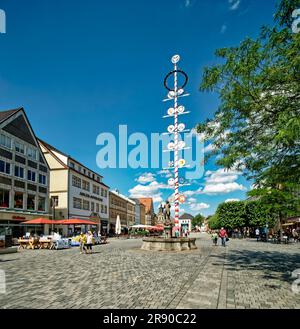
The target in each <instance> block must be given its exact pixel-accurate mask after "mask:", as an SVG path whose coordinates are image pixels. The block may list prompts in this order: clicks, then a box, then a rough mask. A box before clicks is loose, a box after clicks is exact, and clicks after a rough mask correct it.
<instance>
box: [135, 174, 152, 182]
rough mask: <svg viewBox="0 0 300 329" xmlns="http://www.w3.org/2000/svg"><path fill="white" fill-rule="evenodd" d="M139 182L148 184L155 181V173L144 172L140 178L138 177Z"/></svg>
mask: <svg viewBox="0 0 300 329" xmlns="http://www.w3.org/2000/svg"><path fill="white" fill-rule="evenodd" d="M136 181H137V182H139V183H141V184H147V183H151V182H153V181H155V174H152V173H150V172H149V173H144V174H142V175H141V176H140V177H139V178H137V179H136Z"/></svg>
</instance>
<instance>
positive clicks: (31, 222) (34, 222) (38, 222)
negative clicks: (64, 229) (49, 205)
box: [21, 218, 58, 225]
mask: <svg viewBox="0 0 300 329" xmlns="http://www.w3.org/2000/svg"><path fill="white" fill-rule="evenodd" d="M57 222H58V221H56V220H51V219H48V218H36V219H32V220H28V221H25V222H22V223H21V224H24V225H45V224H50V225H52V224H57Z"/></svg>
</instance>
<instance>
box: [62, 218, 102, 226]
mask: <svg viewBox="0 0 300 329" xmlns="http://www.w3.org/2000/svg"><path fill="white" fill-rule="evenodd" d="M57 224H61V225H97V223H95V222H92V221H91V220H87V219H80V218H69V219H63V220H59V221H57Z"/></svg>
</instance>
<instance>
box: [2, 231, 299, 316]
mask: <svg viewBox="0 0 300 329" xmlns="http://www.w3.org/2000/svg"><path fill="white" fill-rule="evenodd" d="M196 236H197V247H198V249H197V250H194V251H192V252H189V251H187V252H182V253H176V252H172V253H168V252H161V254H159V255H157V253H156V252H153V251H143V250H141V249H140V247H141V243H142V242H141V240H140V239H121V238H120V239H116V238H112V239H111V241H110V242H109V244H106V245H100V246H96V247H95V253H94V254H92V255H80V254H79V250H78V248H76V249H71V250H58V251H51V250H24V251H22V252H20V253H18V254H9V255H5V256H1V262H0V265H1V269H2V270H5V273H6V276H7V288H6V289H7V291H6V294H5V295H2V296H1V300H0V307H1V308H22V309H23V308H75V309H76V308H87V309H90V308H93V309H101V308H103V309H139V308H142V309H153V308H154V309H155V308H157V309H177V308H178V309H186V308H190V309H199V308H200V309H211V308H213V309H265V308H268V309H269V308H271V309H272V308H274V309H288V308H291V309H299V307H300V295H299V294H295V293H294V292H293V291H292V283H293V281H294V280H295V279H294V278H292V276H291V273H292V271H293V270H294V269H295V268H300V255H299V246H298V245H297V244H294V245H292V246H285V245H283V246H282V245H278V244H266V243H264V242H258V243H257V242H256V240H245V241H244V240H239V239H235V240H232V241H230V243H228V246H227V247H226V249H224V248H222V246H220V245H219V246H217V247H215V246H213V244H212V242H211V239H210V237H208V236H207V235H206V234H205V233H203V234H201V235H200V233H198V234H196ZM45 277H46V278H47V280H46V281H45Z"/></svg>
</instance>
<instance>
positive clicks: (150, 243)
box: [141, 237, 197, 251]
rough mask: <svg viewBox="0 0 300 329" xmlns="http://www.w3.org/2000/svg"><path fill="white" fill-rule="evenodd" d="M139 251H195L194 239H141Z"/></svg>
mask: <svg viewBox="0 0 300 329" xmlns="http://www.w3.org/2000/svg"><path fill="white" fill-rule="evenodd" d="M141 249H143V250H154V251H186V250H193V249H197V246H196V238H166V239H165V238H158V237H147V238H143V244H142V247H141Z"/></svg>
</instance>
